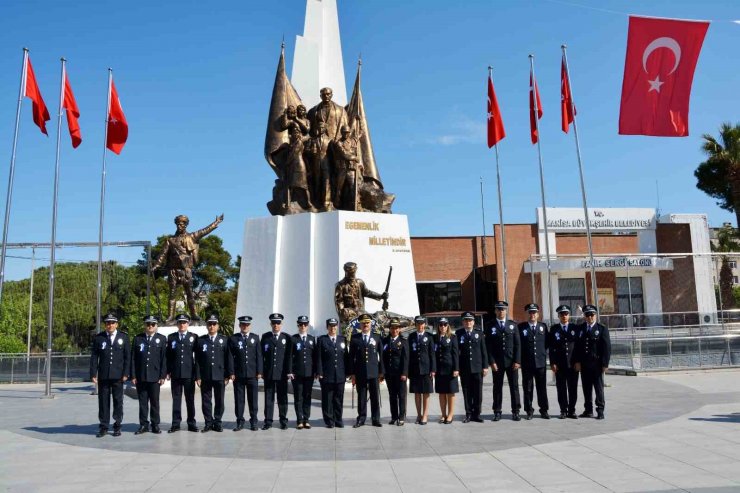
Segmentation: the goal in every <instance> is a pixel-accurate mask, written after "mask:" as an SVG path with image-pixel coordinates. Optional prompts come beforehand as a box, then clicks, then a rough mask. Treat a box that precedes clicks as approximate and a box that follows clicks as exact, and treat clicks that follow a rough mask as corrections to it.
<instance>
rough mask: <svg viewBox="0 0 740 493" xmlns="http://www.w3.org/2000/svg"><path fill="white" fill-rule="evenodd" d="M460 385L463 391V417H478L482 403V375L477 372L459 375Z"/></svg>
mask: <svg viewBox="0 0 740 493" xmlns="http://www.w3.org/2000/svg"><path fill="white" fill-rule="evenodd" d="M460 385H461V386H462V389H463V401H465V416H466V417H469V418H478V417H480V413H481V403H482V402H483V375H482V374H481V373H479V372H475V373H470V374H467V373H460Z"/></svg>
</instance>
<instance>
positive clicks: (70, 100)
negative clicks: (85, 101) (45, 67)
mask: <svg viewBox="0 0 740 493" xmlns="http://www.w3.org/2000/svg"><path fill="white" fill-rule="evenodd" d="M62 108H64V109H65V110H67V126H68V127H69V136H70V137H71V138H72V147H73V148H77V146H78V145H80V143H81V142H82V133H81V132H80V122H79V121H77V119H78V118H79V117H80V109H79V108H78V107H77V101H76V100H75V95H74V94H73V93H72V86H71V85H69V78H68V77H67V74H66V73H65V74H64V101H63V103H62Z"/></svg>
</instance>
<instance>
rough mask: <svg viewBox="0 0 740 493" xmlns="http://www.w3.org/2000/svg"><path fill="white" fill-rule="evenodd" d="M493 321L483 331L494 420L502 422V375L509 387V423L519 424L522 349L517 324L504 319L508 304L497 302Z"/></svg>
mask: <svg viewBox="0 0 740 493" xmlns="http://www.w3.org/2000/svg"><path fill="white" fill-rule="evenodd" d="M494 308H495V310H496V319H495V320H494V321H493V323H492V324H491V326H490V327H488V329H487V330H486V349H487V350H488V364H489V365H490V367H491V371H492V372H493V420H494V421H500V420H501V408H502V407H503V400H504V395H503V394H504V375H506V380H507V382H508V383H509V396H510V397H511V419H513V420H514V421H519V420H521V418H520V417H519V410H520V409H521V408H522V403H521V399H520V397H519V368H520V367H521V362H522V347H521V341H520V339H519V329H518V328H517V325H516V322H514V321H513V320H509V319H507V318H506V314H507V311H508V309H509V303H507V302H506V301H497V302H496V304H495V306H494Z"/></svg>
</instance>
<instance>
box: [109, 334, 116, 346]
mask: <svg viewBox="0 0 740 493" xmlns="http://www.w3.org/2000/svg"><path fill="white" fill-rule="evenodd" d="M115 340H116V334H111V335H110V345H111V347H112V346H113V343H114V342H115Z"/></svg>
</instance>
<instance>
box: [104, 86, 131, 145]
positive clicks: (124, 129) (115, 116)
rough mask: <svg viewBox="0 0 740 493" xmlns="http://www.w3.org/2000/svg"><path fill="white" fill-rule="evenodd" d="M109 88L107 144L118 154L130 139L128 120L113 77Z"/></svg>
mask: <svg viewBox="0 0 740 493" xmlns="http://www.w3.org/2000/svg"><path fill="white" fill-rule="evenodd" d="M108 90H109V91H110V106H109V107H108V138H107V141H106V143H105V146H106V147H107V148H108V149H110V150H111V151H113V152H115V153H116V154H120V153H121V150H122V149H123V146H124V145H126V140H127V139H128V122H126V115H124V114H123V108H122V107H121V100H120V99H119V98H118V91H117V90H116V85H115V84H114V83H113V79H112V78H111V81H110V87H109V88H108Z"/></svg>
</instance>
